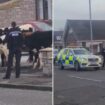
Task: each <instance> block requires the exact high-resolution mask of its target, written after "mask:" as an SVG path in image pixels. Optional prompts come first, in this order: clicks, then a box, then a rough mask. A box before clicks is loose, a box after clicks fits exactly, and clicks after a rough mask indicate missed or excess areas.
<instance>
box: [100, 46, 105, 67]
mask: <svg viewBox="0 0 105 105" xmlns="http://www.w3.org/2000/svg"><path fill="white" fill-rule="evenodd" d="M101 55H102V57H103V65H102V67H103V68H104V67H105V48H104V47H103V45H102V46H101Z"/></svg>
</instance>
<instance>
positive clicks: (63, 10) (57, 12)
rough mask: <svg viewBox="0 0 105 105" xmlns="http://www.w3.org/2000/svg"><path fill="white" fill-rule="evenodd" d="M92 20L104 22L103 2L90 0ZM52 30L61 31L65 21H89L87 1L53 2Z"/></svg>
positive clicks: (62, 0) (68, 0)
mask: <svg viewBox="0 0 105 105" xmlns="http://www.w3.org/2000/svg"><path fill="white" fill-rule="evenodd" d="M91 9H92V19H96V20H105V0H91ZM53 19H54V22H53V23H54V29H55V30H62V29H64V27H65V23H66V20H67V19H85V20H86V19H89V0H54V2H53Z"/></svg>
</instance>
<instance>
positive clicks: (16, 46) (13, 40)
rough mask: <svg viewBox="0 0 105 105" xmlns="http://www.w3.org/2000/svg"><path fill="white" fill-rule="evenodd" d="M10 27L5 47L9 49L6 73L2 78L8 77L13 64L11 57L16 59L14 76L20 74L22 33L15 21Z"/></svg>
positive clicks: (17, 76)
mask: <svg viewBox="0 0 105 105" xmlns="http://www.w3.org/2000/svg"><path fill="white" fill-rule="evenodd" d="M11 27H12V28H11V29H9V33H8V37H7V39H6V41H7V47H8V49H9V55H8V64H7V71H6V75H5V77H4V78H3V79H10V76H11V70H12V69H11V67H12V65H13V57H14V56H15V59H16V65H15V68H16V78H19V76H20V59H21V47H22V40H23V38H22V35H21V31H20V29H19V27H17V26H16V22H12V23H11Z"/></svg>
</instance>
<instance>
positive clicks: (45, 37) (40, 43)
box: [24, 31, 52, 69]
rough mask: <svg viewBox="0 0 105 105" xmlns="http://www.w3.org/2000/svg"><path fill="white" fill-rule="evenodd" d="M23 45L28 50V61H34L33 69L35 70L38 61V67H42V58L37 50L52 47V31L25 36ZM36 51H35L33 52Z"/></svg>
mask: <svg viewBox="0 0 105 105" xmlns="http://www.w3.org/2000/svg"><path fill="white" fill-rule="evenodd" d="M24 42H25V45H26V46H27V47H28V48H29V49H30V59H31V60H33V57H32V56H33V55H34V56H35V59H34V66H33V69H35V68H36V65H37V63H38V62H39V61H40V64H41V65H40V66H42V60H41V59H42V57H41V53H40V52H39V50H40V49H41V48H47V47H51V45H52V31H44V32H34V33H32V34H29V35H27V36H25V38H24ZM34 49H36V51H33V50H34Z"/></svg>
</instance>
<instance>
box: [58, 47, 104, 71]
mask: <svg viewBox="0 0 105 105" xmlns="http://www.w3.org/2000/svg"><path fill="white" fill-rule="evenodd" d="M57 63H58V64H59V65H60V67H61V69H64V68H65V67H70V68H75V70H76V71H78V70H81V69H82V68H94V69H96V70H97V69H100V68H101V67H102V63H103V60H102V58H101V57H100V56H97V55H94V54H92V53H90V52H89V51H88V50H86V49H85V48H63V49H62V50H61V51H60V52H59V53H58V55H57Z"/></svg>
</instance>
